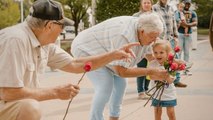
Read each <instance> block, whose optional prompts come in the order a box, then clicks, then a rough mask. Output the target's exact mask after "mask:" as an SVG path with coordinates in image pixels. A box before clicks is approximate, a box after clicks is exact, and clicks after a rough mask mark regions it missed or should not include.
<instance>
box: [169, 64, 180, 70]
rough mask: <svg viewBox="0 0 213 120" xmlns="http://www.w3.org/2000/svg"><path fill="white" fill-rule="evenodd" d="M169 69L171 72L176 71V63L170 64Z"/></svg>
mask: <svg viewBox="0 0 213 120" xmlns="http://www.w3.org/2000/svg"><path fill="white" fill-rule="evenodd" d="M170 68H171V70H177V69H178V64H177V63H172V64H171V66H170Z"/></svg>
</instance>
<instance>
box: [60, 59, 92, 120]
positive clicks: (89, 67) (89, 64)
mask: <svg viewBox="0 0 213 120" xmlns="http://www.w3.org/2000/svg"><path fill="white" fill-rule="evenodd" d="M91 66H92V63H91V62H87V63H86V64H85V65H84V73H83V75H82V76H81V78H80V80H79V81H78V83H77V85H79V84H80V82H81V81H82V80H83V77H84V75H85V74H86V72H89V71H90V70H91ZM72 100H73V98H71V99H70V101H69V104H68V106H67V109H66V112H65V114H64V118H63V120H65V118H66V116H67V113H68V110H69V107H70V104H71V102H72Z"/></svg>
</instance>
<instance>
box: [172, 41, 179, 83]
mask: <svg viewBox="0 0 213 120" xmlns="http://www.w3.org/2000/svg"><path fill="white" fill-rule="evenodd" d="M170 44H171V46H172V49H174V48H175V41H174V39H172V40H170ZM175 58H176V59H180V56H179V54H178V55H176V56H175ZM175 77H176V78H175V80H174V82H173V83H174V84H177V83H178V82H180V72H176V75H175Z"/></svg>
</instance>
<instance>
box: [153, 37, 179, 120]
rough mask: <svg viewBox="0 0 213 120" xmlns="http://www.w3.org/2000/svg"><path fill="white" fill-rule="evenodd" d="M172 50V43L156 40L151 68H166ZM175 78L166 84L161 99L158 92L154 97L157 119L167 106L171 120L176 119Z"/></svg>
mask: <svg viewBox="0 0 213 120" xmlns="http://www.w3.org/2000/svg"><path fill="white" fill-rule="evenodd" d="M170 52H171V46H170V43H168V42H167V41H164V40H159V41H156V43H154V44H153V53H154V57H155V59H154V60H153V61H151V62H150V64H149V68H162V69H164V62H165V61H167V58H168V54H169V53H170ZM173 80H174V79H171V80H170V81H168V83H169V84H168V85H167V86H164V92H163V94H162V96H161V99H160V100H159V97H157V98H156V96H157V95H156V94H155V95H154V97H153V100H152V106H154V114H155V120H161V115H162V107H166V109H167V115H168V117H169V120H176V118H175V108H174V106H176V104H177V102H176V90H175V86H174V84H173ZM153 81H154V80H153ZM153 81H151V82H153ZM152 84H154V82H153V83H152ZM155 98H156V99H155Z"/></svg>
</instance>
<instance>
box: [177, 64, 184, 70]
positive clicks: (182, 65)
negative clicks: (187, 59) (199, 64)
mask: <svg viewBox="0 0 213 120" xmlns="http://www.w3.org/2000/svg"><path fill="white" fill-rule="evenodd" d="M178 69H179V70H185V69H186V65H185V64H180V65H179V66H178Z"/></svg>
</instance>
